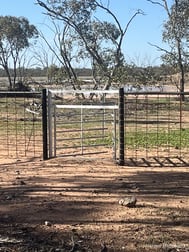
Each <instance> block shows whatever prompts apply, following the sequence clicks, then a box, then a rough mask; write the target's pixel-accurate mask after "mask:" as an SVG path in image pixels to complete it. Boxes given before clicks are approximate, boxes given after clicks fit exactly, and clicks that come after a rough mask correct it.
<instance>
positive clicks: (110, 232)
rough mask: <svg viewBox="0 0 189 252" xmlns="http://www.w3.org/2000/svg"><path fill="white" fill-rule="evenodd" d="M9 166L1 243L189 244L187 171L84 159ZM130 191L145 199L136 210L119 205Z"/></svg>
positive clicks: (0, 198)
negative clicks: (145, 167) (121, 165)
mask: <svg viewBox="0 0 189 252" xmlns="http://www.w3.org/2000/svg"><path fill="white" fill-rule="evenodd" d="M22 165H24V166H23V167H22ZM34 166H35V167H36V168H35V167H34ZM81 166H82V167H81ZM85 166H86V167H85ZM5 168H6V176H5V177H3V176H2V184H1V187H0V244H1V247H7V248H11V249H14V251H26V249H28V250H31V251H33V250H32V249H35V248H36V251H42V252H43V251H88V252H89V251H100V250H101V244H103V243H104V242H105V243H106V244H107V247H108V248H109V250H108V251H112V252H113V251H116V252H119V251H149V247H150V251H168V249H167V250H161V249H160V246H161V245H162V244H167V246H168V245H169V247H170V246H173V245H174V244H176V243H179V244H181V245H182V244H186V243H187V240H188V231H187V229H188V227H189V212H188V200H187V198H188V195H189V187H188V181H189V172H188V171H187V170H186V169H185V171H184V170H180V171H179V170H178V169H173V168H171V170H170V169H169V170H166V169H151V168H150V169H146V170H144V169H142V168H138V169H133V168H127V167H123V168H120V167H117V166H112V167H111V166H109V164H108V165H107V166H106V167H105V164H103V163H102V164H99V166H96V165H93V164H92V163H90V165H89V163H88V164H86V163H84V162H83V163H82V164H81V163H80V164H78V165H75V164H74V166H73V162H70V163H69V162H67V163H66V164H62V165H57V166H56V163H52V164H49V163H48V162H46V163H45V165H44V163H40V164H33V166H32V164H31V167H30V169H29V170H28V166H27V165H26V164H24V163H22V164H20V166H17V167H11V165H7V164H6V165H5V166H4V167H3V166H1V170H2V171H3V172H4V170H3V169H5ZM102 170H103V172H102ZM130 195H136V197H137V199H138V202H137V205H136V207H135V208H125V207H122V206H120V205H119V204H118V200H119V199H120V197H123V196H130ZM3 239H4V240H3ZM75 244H77V245H75ZM126 244H127V245H126ZM74 245H75V246H78V248H77V249H75V250H74ZM152 245H153V246H152ZM125 246H127V247H125ZM162 246H163V245H162ZM183 246H185V245H183ZM124 247H125V250H124V249H123V248H124ZM162 248H163V247H162ZM56 249H57V250H56ZM72 249H73V250H72Z"/></svg>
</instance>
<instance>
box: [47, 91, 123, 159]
mask: <svg viewBox="0 0 189 252" xmlns="http://www.w3.org/2000/svg"><path fill="white" fill-rule="evenodd" d="M70 92H71V91H67V92H66V91H62V92H61V93H60V91H59V92H58V91H52V90H51V91H50V94H49V97H51V98H52V97H53V98H52V99H51V98H50V102H49V103H50V104H51V106H50V107H51V113H50V114H51V115H52V114H53V118H52V116H50V115H49V116H50V118H51V119H50V121H49V123H50V124H49V126H50V127H49V128H50V134H49V140H50V139H51V140H50V141H49V151H50V156H75V155H89V156H91V155H96V154H98V156H99V155H100V154H102V155H103V157H105V156H106V153H107V156H109V157H110V155H113V158H114V159H116V155H117V140H118V136H117V134H118V129H117V115H118V113H117V110H118V105H117V101H118V95H117V94H118V92H117V91H116V92H115V91H114V92H108V91H107V92H103V94H102V96H103V97H100V100H99V95H100V92H99V93H97V92H96V93H95V95H98V98H97V97H95V98H94V96H93V98H92V99H91V98H90V95H91V93H92V91H82V93H80V92H79V93H78V92H73V91H72V92H71V96H70ZM93 92H94V91H93ZM101 93H102V92H101ZM115 93H116V97H113V96H112V94H113V95H115ZM78 94H79V95H80V98H78V96H77V97H76V95H78ZM81 96H82V97H81ZM108 96H109V97H108ZM60 97H61V99H60ZM115 103H116V104H115ZM52 108H53V109H52ZM52 119H53V120H52ZM52 121H53V122H52Z"/></svg>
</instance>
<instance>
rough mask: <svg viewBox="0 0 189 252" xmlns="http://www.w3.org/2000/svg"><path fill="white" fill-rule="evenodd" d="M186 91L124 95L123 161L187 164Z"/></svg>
mask: <svg viewBox="0 0 189 252" xmlns="http://www.w3.org/2000/svg"><path fill="white" fill-rule="evenodd" d="M188 98H189V97H188V93H185V100H184V101H182V99H181V97H180V95H178V94H177V93H128V94H126V95H125V161H126V163H127V164H133V165H138V164H140V165H141V164H144V165H152V164H153V165H154V164H155V163H156V164H158V165H160V166H164V165H174V166H175V165H181V164H186V160H187V159H188V148H189V103H188Z"/></svg>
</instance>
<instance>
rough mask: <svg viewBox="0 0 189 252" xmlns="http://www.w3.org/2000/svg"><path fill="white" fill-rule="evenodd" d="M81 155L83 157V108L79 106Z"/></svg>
mask: <svg viewBox="0 0 189 252" xmlns="http://www.w3.org/2000/svg"><path fill="white" fill-rule="evenodd" d="M80 137H81V154H82V155H83V108H82V106H81V136H80Z"/></svg>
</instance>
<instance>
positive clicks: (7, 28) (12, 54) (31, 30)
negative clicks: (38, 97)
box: [0, 16, 38, 89]
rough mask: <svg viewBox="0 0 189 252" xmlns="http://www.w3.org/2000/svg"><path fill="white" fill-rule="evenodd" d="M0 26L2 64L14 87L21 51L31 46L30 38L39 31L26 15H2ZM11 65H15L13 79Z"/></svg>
mask: <svg viewBox="0 0 189 252" xmlns="http://www.w3.org/2000/svg"><path fill="white" fill-rule="evenodd" d="M0 27H1V29H0V65H1V66H2V67H3V68H4V70H5V72H6V75H7V77H8V80H9V85H10V89H12V88H14V86H15V83H16V78H17V64H18V62H19V59H20V53H21V52H22V51H23V49H25V48H27V47H29V45H30V44H29V40H30V39H31V38H36V37H37V35H38V32H37V29H36V28H35V26H34V25H30V24H29V21H28V20H27V19H26V18H24V17H19V18H17V17H14V16H0ZM10 65H13V79H12V78H11V73H10V68H9V66H10Z"/></svg>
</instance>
